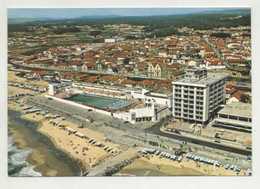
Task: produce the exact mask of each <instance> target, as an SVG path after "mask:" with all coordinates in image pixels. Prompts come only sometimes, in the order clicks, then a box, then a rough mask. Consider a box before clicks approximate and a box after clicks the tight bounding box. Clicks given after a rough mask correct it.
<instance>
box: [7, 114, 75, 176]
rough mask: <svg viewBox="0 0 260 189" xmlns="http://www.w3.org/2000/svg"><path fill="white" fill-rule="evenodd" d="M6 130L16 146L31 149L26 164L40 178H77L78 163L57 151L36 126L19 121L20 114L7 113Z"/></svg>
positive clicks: (28, 122) (25, 121)
mask: <svg viewBox="0 0 260 189" xmlns="http://www.w3.org/2000/svg"><path fill="white" fill-rule="evenodd" d="M8 119H9V122H8V129H9V131H10V133H11V136H12V137H13V139H14V142H15V144H16V146H17V147H18V148H20V149H32V153H31V154H30V155H29V156H28V159H27V160H28V162H29V163H30V164H32V165H34V166H35V170H36V171H38V172H40V173H41V174H42V176H79V175H80V167H79V164H78V162H76V161H75V160H73V159H72V158H70V157H69V156H68V155H67V154H65V153H64V152H63V151H61V150H59V149H57V148H56V147H55V146H54V144H53V143H52V142H51V140H50V139H49V138H48V137H47V136H45V135H43V134H41V133H39V132H38V131H37V124H35V123H33V122H30V121H27V120H24V119H21V118H20V114H19V113H18V112H15V111H10V110H9V111H8Z"/></svg>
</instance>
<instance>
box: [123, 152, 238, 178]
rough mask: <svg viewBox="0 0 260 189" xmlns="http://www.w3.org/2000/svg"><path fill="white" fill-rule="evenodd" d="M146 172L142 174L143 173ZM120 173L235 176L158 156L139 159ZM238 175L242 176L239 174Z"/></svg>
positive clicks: (221, 169)
mask: <svg viewBox="0 0 260 189" xmlns="http://www.w3.org/2000/svg"><path fill="white" fill-rule="evenodd" d="M144 170H146V172H145V173H144V172H143V171H144ZM120 173H124V174H134V175H139V174H140V176H141V175H143V174H146V175H147V176H154V175H155V174H157V175H161V176H166V175H169V176H170V175H171V176H181V175H185V176H203V175H208V176H236V175H237V174H236V173H234V172H233V171H231V170H226V169H225V168H223V167H214V166H212V165H206V164H202V163H197V162H195V161H191V160H187V159H184V160H182V161H181V162H177V161H171V160H168V159H165V158H160V157H158V156H147V157H141V158H139V159H137V160H135V161H134V162H133V163H132V164H130V165H128V166H127V167H125V168H124V169H122V170H121V172H120ZM239 175H243V173H242V172H241V173H240V174H239Z"/></svg>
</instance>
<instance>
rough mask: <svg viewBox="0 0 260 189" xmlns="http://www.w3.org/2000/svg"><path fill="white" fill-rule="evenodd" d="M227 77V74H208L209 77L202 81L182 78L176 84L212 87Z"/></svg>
mask: <svg viewBox="0 0 260 189" xmlns="http://www.w3.org/2000/svg"><path fill="white" fill-rule="evenodd" d="M226 77H227V75H225V74H211V73H210V74H207V77H203V78H201V79H193V78H181V79H179V80H177V81H174V82H173V83H174V84H178V83H179V84H189V85H190V84H194V85H203V86H205V85H210V84H213V83H215V82H217V81H219V80H222V79H225V78H226Z"/></svg>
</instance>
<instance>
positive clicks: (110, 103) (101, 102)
mask: <svg viewBox="0 0 260 189" xmlns="http://www.w3.org/2000/svg"><path fill="white" fill-rule="evenodd" d="M66 100H70V101H73V102H77V103H80V104H83V105H87V106H91V107H96V108H99V109H111V110H117V109H120V108H123V107H125V106H128V105H129V102H128V101H127V100H122V99H118V98H112V97H104V96H96V95H90V94H77V95H73V96H71V97H69V98H66Z"/></svg>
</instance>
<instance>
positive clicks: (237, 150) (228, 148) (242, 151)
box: [147, 126, 252, 155]
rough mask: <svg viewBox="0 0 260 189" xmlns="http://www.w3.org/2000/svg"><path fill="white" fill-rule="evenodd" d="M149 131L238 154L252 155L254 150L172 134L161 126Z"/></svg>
mask: <svg viewBox="0 0 260 189" xmlns="http://www.w3.org/2000/svg"><path fill="white" fill-rule="evenodd" d="M147 132H149V133H153V134H156V135H160V136H164V137H168V138H173V139H177V140H181V141H185V142H187V143H193V144H197V145H202V146H206V147H210V148H214V149H219V150H224V151H228V152H232V153H237V154H241V155H251V154H252V152H251V151H250V150H246V149H240V148H236V147H232V146H226V145H224V144H221V143H215V142H210V141H205V140H201V139H195V138H190V137H187V136H182V135H179V134H175V133H172V134H170V133H165V132H162V131H161V130H160V127H159V126H154V127H152V128H149V129H147Z"/></svg>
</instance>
